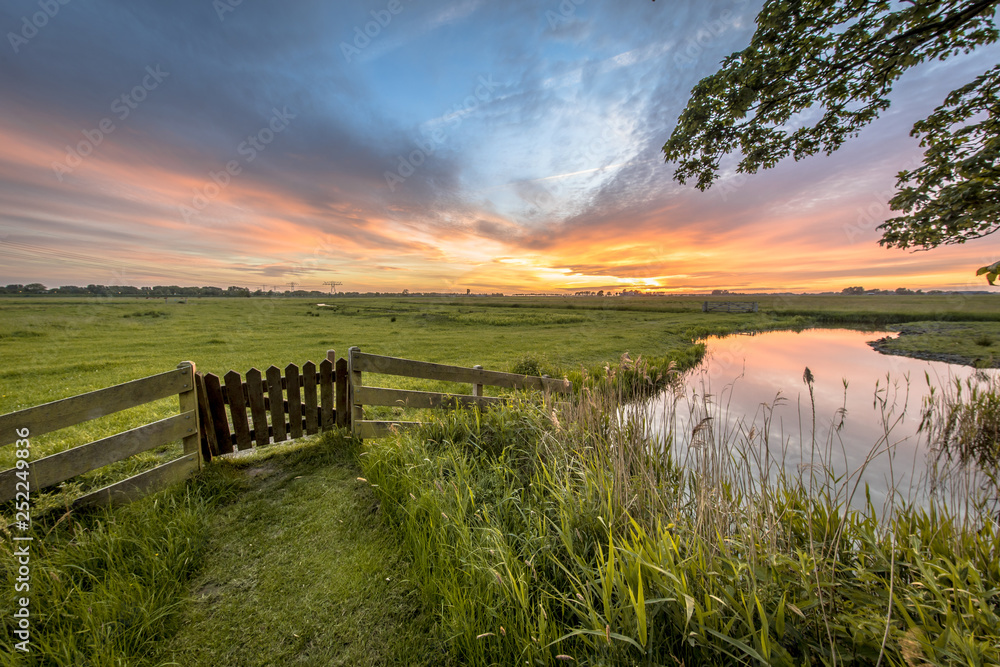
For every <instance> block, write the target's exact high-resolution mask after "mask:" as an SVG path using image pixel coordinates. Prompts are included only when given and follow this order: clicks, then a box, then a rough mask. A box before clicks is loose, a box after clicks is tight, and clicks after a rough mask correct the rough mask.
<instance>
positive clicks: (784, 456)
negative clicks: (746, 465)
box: [648, 329, 996, 509]
mask: <svg viewBox="0 0 1000 667" xmlns="http://www.w3.org/2000/svg"><path fill="white" fill-rule="evenodd" d="M892 335H893V334H892V333H889V332H859V331H853V330H847V329H808V330H805V331H801V332H793V331H775V332H765V333H761V334H756V335H735V336H729V337H725V338H715V337H712V338H709V339H707V341H706V344H707V354H706V358H705V360H704V362H703V363H702V364H701V365H699V366H698V367H697V368H695V369H694V370H692V371H689V372H688V373H687V374H686V375H685V383H684V389H683V392H678V393H672V392H668V393H665V394H661V395H660V396H658V397H657V398H655V399H654V400H653V401H652V402H651V404H650V406H649V413H648V414H649V418H650V421H651V423H650V427H651V428H652V429H653V431H654V432H655V433H660V434H662V433H665V432H666V431H667V430H668V429H669V426H668V424H669V423H671V422H672V423H673V424H674V428H673V431H674V434H675V436H674V437H675V443H676V446H675V448H674V452H675V454H676V455H677V456H678V457H679V458H680V459H681V460H684V458H685V457H686V456H689V455H690V453H691V447H692V443H694V445H695V447H697V446H698V442H699V440H700V439H704V438H705V437H706V432H708V433H710V434H711V437H712V438H714V439H715V440H716V441H718V442H727V443H730V445H732V444H733V443H734V442H738V441H740V440H741V439H742V440H743V441H744V442H745V441H747V440H751V441H755V442H756V446H755V449H756V451H757V452H758V456H760V457H761V459H760V460H770V461H771V463H772V465H773V466H775V467H777V466H781V465H784V467H785V469H786V470H791V471H793V472H799V471H805V472H806V473H807V474H808V471H809V470H818V469H820V468H823V469H826V470H833V471H834V472H835V474H838V475H844V474H846V475H848V476H851V477H850V479H851V480H852V483H851V486H853V480H855V479H860V482H861V484H860V486H859V487H858V488H859V490H858V492H857V493H856V494H855V496H854V498H853V499H852V502H851V504H852V505H854V506H860V505H861V504H863V502H864V484H866V483H867V484H868V485H869V486H870V488H871V494H872V502H873V504H874V505H875V506H876V508H877V509H882V508H884V506H886V503H887V502H888V501H889V500H892V498H891V496H890V494H889V493H888V490H889V489H892V488H895V489H896V492H897V494H898V496H897V498H896V500H899V496H902V498H903V499H905V500H909V501H915V502H920V501H921V499H922V498H923V497H924V495H923V488H922V481H923V478H924V477H925V474H926V469H927V466H926V447H925V443H923V442H922V434H919V433H918V428H919V426H920V415H921V407H922V404H923V399H924V397H925V396H927V394H928V391H929V386H930V385H933V386H937V387H941V386H943V385H945V384H946V383H951V382H953V381H954V379H955V378H960V379H962V380H963V381H964V380H965V379H966V378H969V377H971V376H973V375H974V374H975V373H976V371H975V370H974V369H972V368H969V367H966V366H958V365H954V364H947V363H944V362H938V361H922V360H919V359H910V358H908V357H899V356H889V355H883V354H880V353H878V352H876V351H874V350H873V349H872V348H870V347H869V346H868V345H867V341H870V340H875V339H877V338H882V337H884V336H892ZM806 368H808V369H809V370H810V372H811V374H812V378H813V382H812V397H810V392H809V387H808V386H807V384H806V383H805V381H804V379H803V375H804V372H805V369H806ZM988 372H989V373H996V371H995V370H993V371H988ZM979 373H982V371H980V372H979ZM706 398H707V399H708V400H707V401H706V400H705V399H706ZM813 400H814V401H815V419H816V422H815V430H814V429H813V421H812V420H813V409H812V401H813ZM705 417H711V420H710V421H707V422H706V421H704V418H705ZM698 424H703V427H702V428H701V429H696V427H697V425H698ZM707 425H710V426H711V431H709V430H708V429H706V428H705V426H707ZM813 442H815V444H816V446H815V448H814V447H813ZM873 454H877V456H874V457H873V456H872V455H873Z"/></svg>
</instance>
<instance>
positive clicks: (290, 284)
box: [288, 282, 295, 292]
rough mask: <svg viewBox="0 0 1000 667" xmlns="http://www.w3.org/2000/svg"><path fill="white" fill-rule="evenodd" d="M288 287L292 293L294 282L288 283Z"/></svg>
mask: <svg viewBox="0 0 1000 667" xmlns="http://www.w3.org/2000/svg"><path fill="white" fill-rule="evenodd" d="M288 286H289V287H291V288H292V291H293V292H294V291H295V283H294V282H291V283H288Z"/></svg>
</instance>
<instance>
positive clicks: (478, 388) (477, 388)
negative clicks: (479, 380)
mask: <svg viewBox="0 0 1000 667" xmlns="http://www.w3.org/2000/svg"><path fill="white" fill-rule="evenodd" d="M473 368H475V369H476V370H479V371H481V370H483V367H482V366H480V365H479V364H476V365H475V366H473ZM472 395H473V396H482V395H483V385H481V384H474V385H472Z"/></svg>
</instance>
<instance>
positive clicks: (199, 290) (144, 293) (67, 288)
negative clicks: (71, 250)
mask: <svg viewBox="0 0 1000 667" xmlns="http://www.w3.org/2000/svg"><path fill="white" fill-rule="evenodd" d="M0 294H20V295H44V294H54V295H62V296H66V295H77V296H134V297H147V298H154V297H155V298H161V299H163V298H167V297H198V296H211V297H220V296H221V297H241V298H248V297H252V296H296V297H316V298H335V297H372V296H396V297H398V296H463V295H462V294H460V293H457V292H454V293H445V292H411V291H410V290H406V289H404V290H403V291H402V292H336V293H333V294H331V293H329V292H321V291H319V290H294V291H293V290H284V291H278V290H263V289H257V290H251V289H249V288H247V287H236V286H230V287H227V288H226V289H222V288H221V287H213V286H206V287H181V286H180V285H156V286H154V287H133V286H132V285H87V286H86V287H79V286H77V285H63V286H62V287H53V288H48V287H46V286H45V285H43V284H41V283H29V284H27V285H20V284H11V285H4V286H3V287H0ZM464 296H504V294H503V293H502V292H495V293H491V294H485V293H479V294H472V293H471V291H466V292H465V294H464Z"/></svg>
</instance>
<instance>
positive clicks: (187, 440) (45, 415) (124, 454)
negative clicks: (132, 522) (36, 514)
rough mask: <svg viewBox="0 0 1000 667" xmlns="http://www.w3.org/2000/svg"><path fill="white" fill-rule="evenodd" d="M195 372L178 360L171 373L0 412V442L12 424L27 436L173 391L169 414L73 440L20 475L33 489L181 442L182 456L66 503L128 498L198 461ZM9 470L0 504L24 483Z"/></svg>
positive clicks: (1, 479)
mask: <svg viewBox="0 0 1000 667" xmlns="http://www.w3.org/2000/svg"><path fill="white" fill-rule="evenodd" d="M195 370H196V369H195V365H194V363H192V362H190V361H185V362H183V363H181V364H180V365H179V366H178V367H177V369H176V370H173V371H168V372H166V373H160V374H158V375H151V376H149V377H145V378H141V379H139V380H133V381H131V382H125V383H123V384H119V385H115V386H114V387H108V388H106V389H99V390H97V391H92V392H89V393H86V394H80V395H78V396H72V397H70V398H64V399H61V400H58V401H53V402H51V403H46V404H44V405H39V406H36V407H33V408H27V409H25V410H20V411H18V412H11V413H9V414H5V415H0V446H3V445H8V444H10V443H11V442H14V441H15V440H16V439H17V437H16V429H25V428H27V429H28V430H29V431H30V437H31V438H35V437H37V436H40V435H44V434H46V433H51V432H53V431H58V430H59V429H63V428H66V427H68V426H74V425H76V424H81V423H84V422H88V421H91V420H93V419H98V418H100V417H104V416H106V415H110V414H114V413H116V412H121V411H122V410H127V409H129V408H134V407H137V406H140V405H144V404H146V403H151V402H153V401H158V400H160V399H163V398H169V397H170V396H173V395H176V396H177V397H178V400H179V414H177V415H174V416H172V417H168V418H166V419H161V420H160V421H156V422H153V423H151V424H146V425H144V426H140V427H138V428H134V429H131V430H129V431H124V432H122V433H118V434H115V435H112V436H109V437H106V438H102V439H100V440H95V441H94V442H90V443H87V444H83V445H79V446H77V447H73V448H71V449H67V450H65V451H62V452H58V453H56V454H52V455H50V456H46V457H44V458H41V459H38V460H36V461H31V462H30V463H29V464H28V475H27V478H28V480H29V485H30V488H31V489H33V490H35V491H39V490H42V489H46V488H49V487H51V486H55V485H56V484H59V483H60V482H65V481H66V480H68V479H71V478H73V477H76V476H78V475H82V474H84V473H87V472H90V471H92V470H96V469H98V468H103V467H104V466H106V465H109V464H111V463H115V462H117V461H122V460H124V459H127V458H129V457H131V456H134V455H136V454H139V453H141V452H145V451H148V450H150V449H153V448H155V447H159V446H161V445H166V444H168V443H171V442H174V441H177V440H181V441H182V442H183V446H184V453H183V455H182V456H180V457H178V458H176V459H174V460H172V461H169V462H167V463H164V464H162V465H159V466H157V467H156V468H153V469H151V470H147V471H145V472H142V473H139V474H138V475H133V476H132V477H129V478H128V479H125V480H122V481H120V482H117V483H115V484H111V485H109V486H105V487H104V488H102V489H98V490H96V491H93V492H91V493H88V494H86V495H84V496H81V497H80V498H77V499H76V500H75V501H74V502H73V506H74V507H82V506H85V505H99V504H107V503H111V502H118V501H127V500H132V499H134V498H135V497H137V496H139V495H142V494H145V493H149V492H150V491H153V490H155V489H158V488H161V487H163V486H165V485H167V484H170V483H172V482H174V481H178V480H181V479H184V478H185V477H187V476H188V475H190V474H191V472H193V471H195V470H197V469H198V468H199V467H200V466H201V452H200V449H199V446H198V423H199V420H198V404H197V403H198V402H197V397H196V393H195V392H196V390H195ZM12 436H13V437H12ZM17 473H18V470H17V469H16V468H11V469H9V470H4V471H3V472H0V502H7V501H8V500H12V499H14V498H15V497H16V496H17V488H18V486H19V484H24V482H23V481H19V478H18V476H17ZM26 486H28V485H26Z"/></svg>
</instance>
